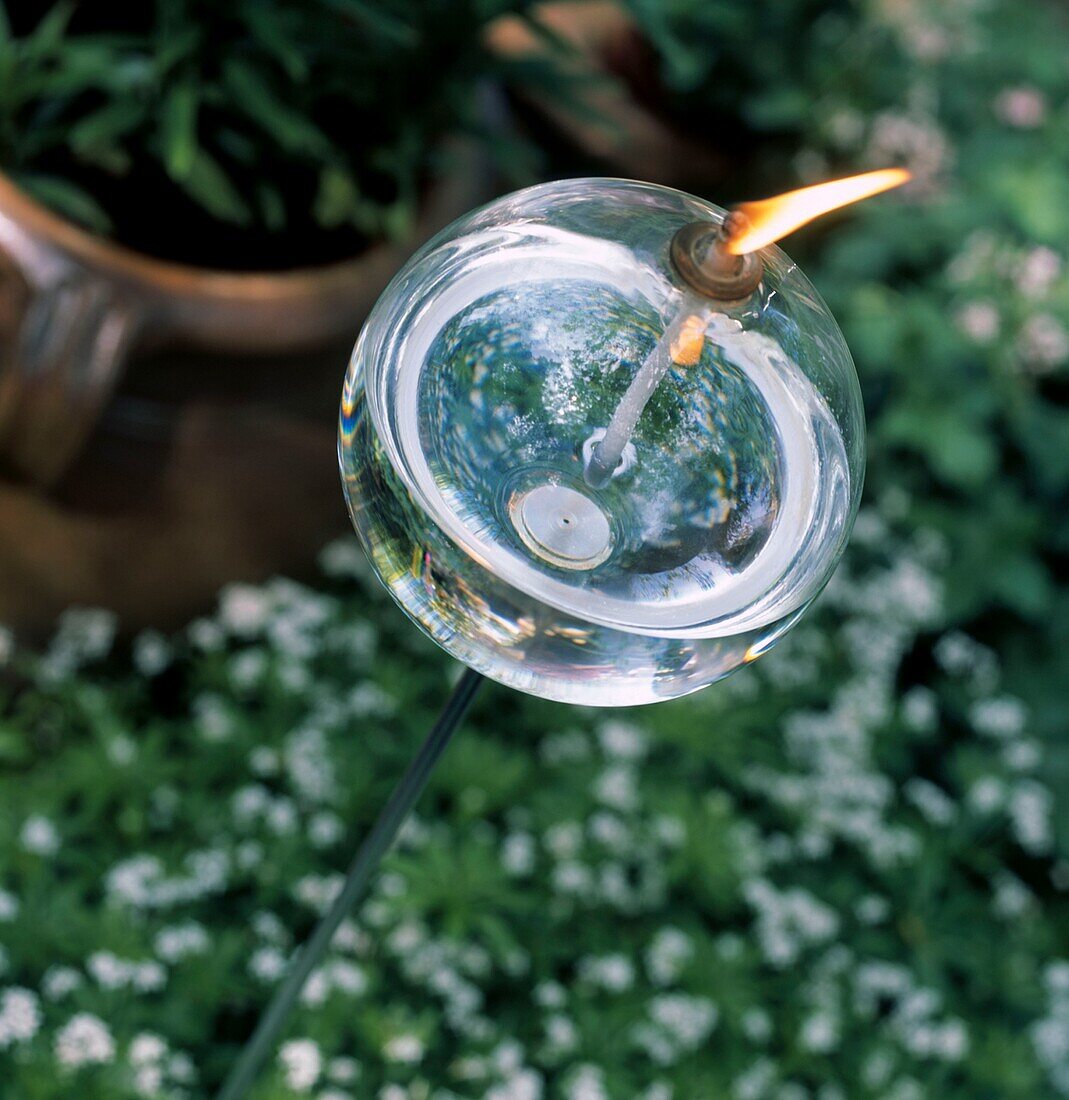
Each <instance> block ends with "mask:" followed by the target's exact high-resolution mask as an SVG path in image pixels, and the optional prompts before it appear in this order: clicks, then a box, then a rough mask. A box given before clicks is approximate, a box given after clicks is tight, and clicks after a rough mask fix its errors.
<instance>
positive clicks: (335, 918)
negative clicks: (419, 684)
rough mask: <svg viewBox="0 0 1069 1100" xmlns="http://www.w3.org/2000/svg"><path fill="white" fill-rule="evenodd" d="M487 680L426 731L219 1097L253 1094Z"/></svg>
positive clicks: (457, 691)
mask: <svg viewBox="0 0 1069 1100" xmlns="http://www.w3.org/2000/svg"><path fill="white" fill-rule="evenodd" d="M482 682H483V677H482V676H481V675H480V674H479V673H478V672H475V671H473V670H472V669H467V670H466V671H465V672H464V675H463V676H462V677H461V678H460V681H459V682H458V683H457V686H456V687H455V688H454V689H453V694H452V695H451V696H450V697H449V699H448V701H447V702H446V704H445V706H444V707H443V708H442V711H441V713H440V714H439V715H438V720H437V721H436V722H435V723H434V727H433V728H432V729H431V732H430V733H429V734H428V735H427V739H426V740H425V741H424V742H423V745H422V746H421V747H420V750H419V752H418V753H417V754H416V756H415V758H414V759H413V760H412V763H411V764H409V766H408V770H407V771H406V772H405V774H404V775H403V776H402V778H401V781H400V782H399V783H398V784H397V786H396V787H395V788H394V791H393V794H391V795H390V799H389V801H388V802H387V803H386V805H385V806H384V807H383V809H382V812H381V813H380V814H379V816H378V818H377V819H376V821H375V824H374V825H373V826H372V829H371V832H370V834H369V835H368V837H367V839H366V840H365V841H364V843H363V844H362V845H361V846H360V850H359V851H358V852H357V853H356V858H355V859H354V860H353V862H352V865H351V866H350V867H349V873H348V874H347V875H346V877H345V884H344V885H343V887H342V889H341V892H340V893H339V894H338V896H337V898H336V899H335V901H334V904H333V905H332V906H331V907H330V911H329V912H328V913H327V914H326V916H324V917H323V919H322V920H321V921H320V922H319V924H318V925H316V928H315V931H314V932H313V933H312V935H311V936H310V937H309V939H308V940H307V941H306V943H305V944H304V946H303V947H302V948H301V950H300V953H299V954H298V956H297V958H296V959H295V960H294V961H293V964H292V965H291V966H290V969H289V972H288V973H287V974H286V977H285V979H284V980H283V982H282V984H281V985H280V986H279V987H278V989H277V991H276V992H275V995H274V997H273V998H272V1000H271V1003H270V1004H269V1005H268V1006H267V1011H266V1012H264V1014H263V1016H262V1017H261V1018H260V1022H259V1023H258V1024H257V1025H256V1030H255V1031H254V1032H253V1034H252V1037H251V1038H250V1039H249V1041H248V1042H247V1043H246V1044H245V1046H244V1048H243V1049H242V1051H241V1054H240V1055H239V1057H238V1060H237V1061H236V1062H235V1063H234V1066H233V1068H232V1069H231V1071H230V1075H229V1076H228V1077H227V1079H226V1082H225V1083H224V1085H223V1087H222V1088H221V1089H220V1090H219V1092H218V1093H217V1095H216V1100H241V1098H242V1097H244V1096H245V1094H246V1093H247V1092H248V1090H249V1088H250V1086H251V1085H252V1084H253V1082H254V1081H255V1079H256V1075H257V1073H258V1072H259V1070H260V1067H261V1065H262V1064H263V1061H264V1059H265V1058H266V1057H267V1056H268V1054H269V1053H270V1052H271V1049H272V1047H273V1046H274V1044H275V1040H276V1039H277V1038H278V1036H279V1033H280V1032H281V1031H282V1028H283V1026H284V1025H285V1023H286V1020H287V1019H288V1018H289V1015H290V1013H291V1012H292V1011H293V1008H294V1005H295V1004H296V1003H297V998H298V997H299V996H300V992H301V990H302V989H303V988H304V983H305V982H306V981H307V980H308V976H309V974H311V973H312V971H313V970H314V969H315V967H316V964H317V963H319V961H320V960H321V959H322V958H323V956H324V955H325V954H326V951H327V949H328V948H329V947H330V942H331V940H332V939H333V938H334V933H335V932H336V931H337V929H338V925H339V924H341V922H342V920H344V918H345V917H346V916H347V915H348V913H349V912H350V911H351V910H352V909H353V907H354V906H355V905H356V904H357V902H359V901H360V900H361V899H362V898H363V896H364V893H365V891H366V890H367V886H368V883H369V882H370V880H371V876H372V875H373V874H374V873H375V870H376V869H377V868H378V865H379V863H380V862H381V861H382V857H383V856H384V855H385V854H386V853H387V851H388V850H389V848H390V845H391V844H392V843H393V841H394V838H395V837H396V836H397V832H398V830H399V829H400V828H401V825H402V824H403V823H404V820H405V818H406V817H408V814H409V812H410V811H411V809H412V807H413V806H414V805H415V804H416V801H417V800H418V799H419V796H420V794H421V793H422V792H423V788H424V787H425V786H426V785H427V780H428V779H429V778H430V775H431V772H432V771H433V770H434V766H435V764H437V762H438V760H439V758H440V757H441V755H442V753H443V752H444V751H445V749H446V747H447V746H448V745H449V742H450V740H451V739H452V737H453V734H454V733H455V732H456V731H457V728H458V727H459V726H460V723H461V722H462V721H463V719H464V715H465V714H467V712H468V708H469V707H470V706H471V703H472V700H473V699H474V698H475V693H476V692H477V691H478V690H479V686H480V685H481V684H482Z"/></svg>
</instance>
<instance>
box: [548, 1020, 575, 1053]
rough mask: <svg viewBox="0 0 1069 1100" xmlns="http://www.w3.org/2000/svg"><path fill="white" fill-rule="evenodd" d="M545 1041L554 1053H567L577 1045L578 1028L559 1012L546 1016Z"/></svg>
mask: <svg viewBox="0 0 1069 1100" xmlns="http://www.w3.org/2000/svg"><path fill="white" fill-rule="evenodd" d="M545 1026H546V1043H547V1044H548V1045H549V1046H550V1047H551V1048H552V1049H553V1051H554V1053H556V1054H567V1053H569V1052H570V1051H573V1050H574V1049H575V1048H576V1047H577V1046H578V1045H579V1029H578V1028H577V1027H576V1026H575V1024H574V1022H573V1021H572V1020H570V1019H569V1018H568V1017H567V1016H563V1015H561V1013H559V1012H557V1013H554V1014H553V1015H552V1016H549V1017H547V1018H546V1025H545Z"/></svg>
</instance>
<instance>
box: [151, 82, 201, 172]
mask: <svg viewBox="0 0 1069 1100" xmlns="http://www.w3.org/2000/svg"><path fill="white" fill-rule="evenodd" d="M160 128H161V134H162V138H163V163H164V166H165V167H166V169H167V172H168V174H169V175H170V176H171V178H172V179H175V180H184V179H187V178H188V177H189V173H190V172H191V171H192V170H193V162H194V160H195V159H196V156H197V88H196V85H195V84H194V83H193V82H192V81H191V80H187V81H184V82H183V83H181V84H177V85H175V86H174V87H173V88H172V89H171V90H170V92H168V94H167V97H166V98H165V99H164V101H163V110H162V113H161V117H160Z"/></svg>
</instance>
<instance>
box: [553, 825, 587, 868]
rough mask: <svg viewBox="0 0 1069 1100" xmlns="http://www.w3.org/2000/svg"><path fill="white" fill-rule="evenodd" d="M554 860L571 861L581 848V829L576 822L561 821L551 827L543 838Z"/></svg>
mask: <svg viewBox="0 0 1069 1100" xmlns="http://www.w3.org/2000/svg"><path fill="white" fill-rule="evenodd" d="M543 843H544V844H545V846H546V848H547V850H548V851H549V853H550V854H551V855H552V856H553V858H554V859H571V858H572V857H573V856H575V855H577V854H578V853H579V849H580V848H581V847H582V846H583V829H582V826H580V824H579V822H578V821H562V822H559V823H558V824H556V825H551V826H550V827H549V828H548V829H547V830H546V833H545V836H544V838H543Z"/></svg>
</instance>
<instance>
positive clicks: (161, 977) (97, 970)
mask: <svg viewBox="0 0 1069 1100" xmlns="http://www.w3.org/2000/svg"><path fill="white" fill-rule="evenodd" d="M85 968H86V970H88V971H89V973H90V974H91V975H92V976H93V978H94V979H95V980H96V982H97V984H98V985H99V986H100V987H101V989H125V988H132V989H137V990H139V991H140V992H142V993H152V992H155V991H157V990H159V989H162V988H163V987H164V985H166V984H167V971H166V970H164V968H163V967H162V966H161V965H160V964H159V963H158V962H156V961H155V960H152V961H149V962H130V961H128V960H126V959H120V958H118V957H117V956H115V955H113V954H112V953H111V952H110V951H97V952H95V953H94V954H92V955H90V957H89V959H88V961H87V962H86V964H85Z"/></svg>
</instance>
